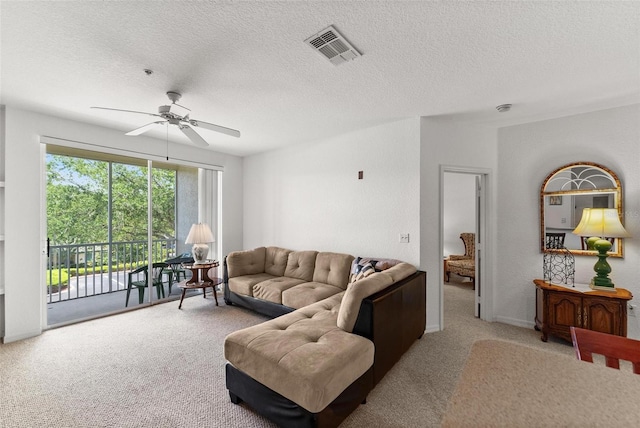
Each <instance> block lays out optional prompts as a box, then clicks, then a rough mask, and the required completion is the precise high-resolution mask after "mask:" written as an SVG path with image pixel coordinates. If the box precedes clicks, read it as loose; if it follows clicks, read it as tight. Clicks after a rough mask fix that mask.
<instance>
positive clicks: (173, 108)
mask: <svg viewBox="0 0 640 428" xmlns="http://www.w3.org/2000/svg"><path fill="white" fill-rule="evenodd" d="M189 113H191V110H189V109H188V108H186V107H183V106H181V105H179V104H170V105H168V106H160V107H158V114H160V115H162V114H168V115H171V116H175V117H185V116H188V115H189Z"/></svg>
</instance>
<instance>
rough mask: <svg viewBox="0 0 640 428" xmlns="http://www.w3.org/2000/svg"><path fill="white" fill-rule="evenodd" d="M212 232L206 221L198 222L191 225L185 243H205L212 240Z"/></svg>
mask: <svg viewBox="0 0 640 428" xmlns="http://www.w3.org/2000/svg"><path fill="white" fill-rule="evenodd" d="M214 241H215V239H214V238H213V233H211V229H210V228H209V226H208V225H207V224H206V223H198V224H194V225H192V226H191V230H189V235H187V239H186V240H185V241H184V243H185V244H207V243H209V242H214Z"/></svg>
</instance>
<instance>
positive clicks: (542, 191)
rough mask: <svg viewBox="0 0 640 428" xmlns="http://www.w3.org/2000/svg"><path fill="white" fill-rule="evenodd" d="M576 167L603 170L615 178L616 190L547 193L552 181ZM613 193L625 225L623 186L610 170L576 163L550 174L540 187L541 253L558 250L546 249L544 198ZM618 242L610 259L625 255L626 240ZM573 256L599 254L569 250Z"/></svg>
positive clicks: (591, 164)
mask: <svg viewBox="0 0 640 428" xmlns="http://www.w3.org/2000/svg"><path fill="white" fill-rule="evenodd" d="M576 167H587V168H597V169H600V170H602V172H604V173H606V174H608V175H610V176H611V178H613V180H614V182H615V185H616V187H615V188H603V189H595V190H594V189H588V190H575V189H574V190H555V191H546V190H545V189H546V187H547V184H548V183H549V181H550V180H552V179H553V178H554V177H555V176H556V175H557V174H558V173H561V172H564V171H566V170H568V169H571V168H576ZM599 192H602V193H613V194H614V197H615V205H616V206H615V207H614V208H616V209H617V210H618V217H620V221H621V222H622V224H623V225H624V222H623V220H624V219H623V218H622V213H623V212H624V211H623V209H622V207H623V204H622V184H621V183H620V179H619V178H618V176H617V175H616V174H615V173H614V172H613V171H611V170H610V169H609V168H607V167H605V166H603V165H600V164H597V163H593V162H575V163H570V164H568V165H564V166H561V167H560V168H558V169H556V170H554V171H553V172H552V173H551V174H549V175H548V176H547V178H545V179H544V181H543V182H542V186H540V251H541V252H543V253H553V252H556V251H557V250H553V249H549V248H546V245H545V241H546V228H545V224H544V217H545V216H544V214H545V201H544V198H545V196H565V195H566V196H572V195H580V194H591V193H599ZM616 239H617V240H618V242H617V243H616V244H617V245H616V246H615V249H616V251H610V252H609V253H608V254H609V257H623V254H624V239H623V238H616ZM568 250H569V251H570V252H571V253H572V254H574V255H581V256H595V255H597V254H598V252H597V251H595V250H581V249H580V250H578V249H568Z"/></svg>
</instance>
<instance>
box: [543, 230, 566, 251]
mask: <svg viewBox="0 0 640 428" xmlns="http://www.w3.org/2000/svg"><path fill="white" fill-rule="evenodd" d="M565 235H566V233H564V232H561V233H553V232H547V234H546V236H545V238H546V239H545V243H544V246H545V248H550V249H561V248H564V238H565Z"/></svg>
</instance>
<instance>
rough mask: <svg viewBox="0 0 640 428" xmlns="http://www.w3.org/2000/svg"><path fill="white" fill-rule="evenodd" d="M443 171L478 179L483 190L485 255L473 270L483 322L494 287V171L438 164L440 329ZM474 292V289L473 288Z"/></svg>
mask: <svg viewBox="0 0 640 428" xmlns="http://www.w3.org/2000/svg"><path fill="white" fill-rule="evenodd" d="M446 172H449V173H460V174H471V175H476V176H480V177H481V180H482V184H483V186H482V187H483V190H482V192H481V196H482V197H483V198H484V203H482V204H480V205H481V206H482V207H483V211H484V212H483V213H482V218H483V223H484V224H483V225H481V227H482V226H484V227H483V236H484V245H483V248H482V249H481V250H482V254H483V255H484V256H483V257H481V259H480V265H479V266H478V267H477V268H476V269H477V270H479V272H480V275H481V277H480V278H479V279H478V282H480V283H481V284H482V293H481V296H480V308H481V311H480V319H481V320H485V321H492V320H493V305H492V304H491V303H492V297H491V296H493V286H492V281H491V279H492V276H493V275H492V272H493V269H488V266H493V250H492V241H493V231H492V228H491V224H492V221H491V218H492V217H491V206H492V204H491V202H490V201H491V195H492V193H493V191H492V188H491V184H492V182H493V172H492V170H491V169H488V168H476V167H466V166H456V165H442V164H441V165H440V198H439V204H440V214H439V218H438V228H439V251H438V258H439V261H438V266H439V268H438V270H439V275H438V278H439V284H440V285H439V287H438V289H439V294H438V298H439V300H440V330H443V329H444V266H443V264H442V255H443V253H444V174H445V173H446ZM476 290H477V287H476Z"/></svg>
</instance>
